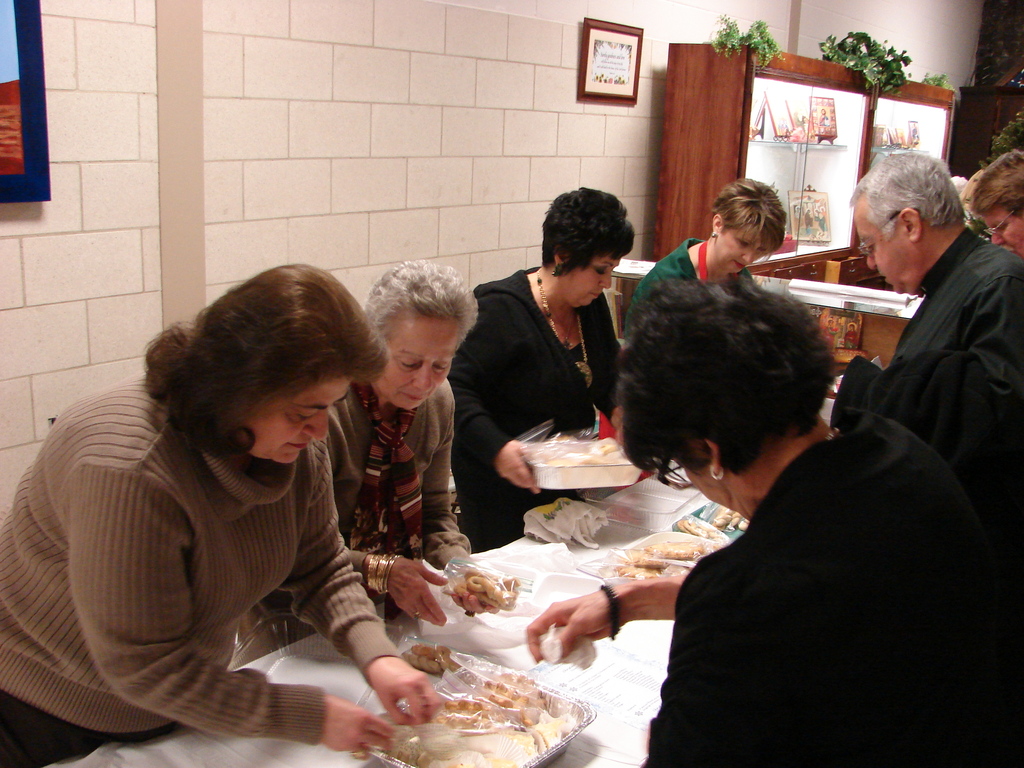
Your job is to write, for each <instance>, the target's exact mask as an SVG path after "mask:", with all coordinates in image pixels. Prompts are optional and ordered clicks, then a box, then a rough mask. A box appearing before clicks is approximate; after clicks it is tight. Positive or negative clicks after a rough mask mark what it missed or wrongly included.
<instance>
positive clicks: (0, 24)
mask: <svg viewBox="0 0 1024 768" xmlns="http://www.w3.org/2000/svg"><path fill="white" fill-rule="evenodd" d="M49 199H50V151H49V141H48V135H47V131H46V84H45V80H44V76H43V35H42V17H41V16H40V12H39V0H0V203H25V202H39V201H43V200H49Z"/></svg>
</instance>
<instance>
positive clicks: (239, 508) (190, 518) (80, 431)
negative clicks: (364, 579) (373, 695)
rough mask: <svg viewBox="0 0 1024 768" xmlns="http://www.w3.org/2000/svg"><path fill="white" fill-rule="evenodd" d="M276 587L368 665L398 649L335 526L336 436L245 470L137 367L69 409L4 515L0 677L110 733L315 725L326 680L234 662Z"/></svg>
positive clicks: (238, 731) (241, 732)
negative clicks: (185, 429) (203, 437)
mask: <svg viewBox="0 0 1024 768" xmlns="http://www.w3.org/2000/svg"><path fill="white" fill-rule="evenodd" d="M277 587H284V588H285V589H287V590H288V591H289V592H290V593H291V594H292V596H293V610H295V612H296V614H297V615H298V616H299V617H300V618H302V619H303V620H305V621H307V622H309V623H310V624H312V625H313V626H314V627H316V629H317V630H318V631H319V632H320V633H321V634H323V635H324V636H326V637H328V638H330V639H331V641H332V642H333V644H334V645H335V647H336V648H337V649H338V650H339V651H340V652H342V653H345V654H347V655H348V656H350V657H351V658H352V659H353V660H354V662H355V663H356V664H357V665H358V666H359V668H361V669H364V668H365V666H366V665H367V664H368V663H369V662H370V661H372V660H373V659H374V658H377V657H379V656H382V655H393V654H394V653H395V648H394V646H393V645H392V644H391V642H390V641H388V639H387V638H386V636H385V633H384V626H383V623H382V622H381V621H380V620H379V619H378V617H377V616H376V613H375V611H374V608H373V605H372V603H371V602H370V601H369V600H368V598H367V597H366V594H365V592H364V590H363V587H362V585H361V583H360V578H359V575H358V574H357V573H355V572H354V571H353V570H352V567H351V565H350V562H349V554H348V551H347V550H346V549H345V546H344V542H343V540H342V538H341V536H340V535H339V533H338V523H337V514H336V512H335V506H334V498H333V494H332V493H331V475H330V461H329V457H328V453H327V449H326V446H325V445H324V444H323V443H313V444H311V445H310V447H309V448H307V449H306V450H304V451H303V452H302V453H301V454H300V456H299V458H298V459H297V460H296V461H295V462H293V463H292V464H277V463H274V462H269V461H262V460H254V461H253V464H252V465H251V466H250V468H249V470H248V473H242V472H239V471H237V470H235V469H233V468H232V467H231V466H230V465H229V464H228V462H226V461H225V460H223V459H222V458H218V457H215V456H212V455H210V454H207V453H205V452H203V451H200V450H197V449H195V448H194V447H192V446H191V445H190V444H189V441H188V440H187V439H186V437H185V436H184V435H183V434H182V433H181V432H180V431H178V430H177V429H175V428H174V427H173V426H172V425H170V424H169V423H168V421H167V414H166V411H165V409H164V408H163V407H162V406H161V405H160V404H159V403H157V402H155V401H154V400H153V399H152V398H150V397H149V396H148V394H147V393H146V390H145V388H144V386H143V383H142V381H140V380H136V381H131V382H127V383H125V384H122V385H119V386H117V387H114V388H112V389H110V390H107V391H105V392H101V393H99V394H97V395H95V396H92V397H89V398H87V399H85V400H82V401H80V402H79V403H77V404H75V405H74V406H72V407H71V408H69V409H68V410H67V411H66V412H65V413H64V414H62V415H61V417H60V418H59V419H58V420H57V422H56V423H55V424H54V426H53V427H52V429H51V431H50V434H49V436H48V437H47V439H46V442H45V443H44V444H43V447H42V450H41V451H40V454H39V456H38V458H37V459H36V461H35V462H34V463H33V465H32V466H31V467H30V468H29V470H28V471H27V473H26V474H25V476H24V477H23V479H22V481H21V483H20V484H19V486H18V490H17V493H16V496H15V500H14V504H13V506H12V508H11V510H10V512H9V513H8V515H7V516H6V518H4V520H3V521H2V522H0V688H2V689H3V690H5V691H7V692H8V693H10V694H12V695H14V696H16V697H18V698H19V699H21V700H23V701H25V702H27V703H29V704H32V705H33V706H36V707H38V708H40V709H42V710H45V711H47V712H49V713H51V714H53V715H56V716H57V717H60V718H62V719H64V720H67V721H69V722H71V723H74V724H76V725H80V726H83V727H86V728H91V729H94V730H97V731H103V732H107V733H131V732H137V731H144V730H148V729H151V728H156V727H159V726H161V725H164V724H166V723H168V722H171V721H174V722H178V723H181V724H184V725H188V726H191V727H194V728H197V729H200V730H204V731H210V732H215V733H221V734H227V735H234V736H259V737H272V738H280V739H289V740H294V741H302V742H306V743H317V742H318V741H319V739H320V736H321V731H322V726H323V719H324V711H325V704H324V692H323V691H322V690H320V689H319V688H316V687H313V686H305V685H278V684H272V683H270V682H269V681H268V680H267V679H266V678H265V676H263V675H262V674H260V673H257V672H255V671H253V670H241V671H234V672H229V671H228V669H227V665H228V663H229V661H230V658H231V654H232V651H233V648H234V638H235V630H236V626H237V622H238V619H239V617H240V616H242V615H243V614H244V613H245V612H246V611H247V610H248V609H249V608H250V607H251V606H252V605H253V604H254V603H256V602H257V601H258V600H259V599H260V598H262V597H263V596H264V595H266V594H268V593H269V592H271V591H272V590H274V589H275V588H277Z"/></svg>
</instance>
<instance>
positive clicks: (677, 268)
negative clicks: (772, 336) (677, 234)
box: [626, 237, 753, 334]
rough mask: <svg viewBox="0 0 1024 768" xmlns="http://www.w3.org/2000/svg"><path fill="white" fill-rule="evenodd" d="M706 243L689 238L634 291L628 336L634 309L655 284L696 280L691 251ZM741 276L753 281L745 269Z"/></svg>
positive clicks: (647, 275)
mask: <svg viewBox="0 0 1024 768" xmlns="http://www.w3.org/2000/svg"><path fill="white" fill-rule="evenodd" d="M702 242H704V241H703V240H698V239H697V238H695V237H690V238H687V239H686V240H684V241H683V243H682V245H680V246H679V247H678V248H676V249H675V250H674V251H672V253H670V254H669V255H668V256H666V257H665V258H663V259H662V260H661V261H659V262H658V263H657V264H655V265H654V267H653V268H652V269H651V271H650V272H648V273H647V274H646V275H645V276H644V278H643V280H641V281H640V284H639V285H638V286H637V287H636V290H635V291H633V298H632V299H630V302H629V309H628V310H627V311H626V332H627V334H628V332H629V328H630V325H631V320H630V318H631V317H632V314H633V309H634V308H635V307H637V306H638V305H640V304H641V303H642V302H643V301H644V300H645V299H646V298H647V294H648V293H650V292H651V288H653V287H654V284H655V283H657V282H659V281H661V280H696V279H697V271H696V270H695V269H694V268H693V262H692V261H690V254H689V250H690V248H692V247H693V246H695V245H697V244H698V243H702ZM740 274H741V275H743V276H744V277H747V278H750V279H753V276H752V275H751V274H750V272H748V271H747V269H746V268H745V267H744V268H743V269H741V270H740Z"/></svg>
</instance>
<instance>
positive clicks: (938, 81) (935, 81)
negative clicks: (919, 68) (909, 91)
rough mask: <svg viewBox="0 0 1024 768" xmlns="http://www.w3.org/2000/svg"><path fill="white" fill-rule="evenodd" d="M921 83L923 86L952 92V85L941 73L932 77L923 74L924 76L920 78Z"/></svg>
mask: <svg viewBox="0 0 1024 768" xmlns="http://www.w3.org/2000/svg"><path fill="white" fill-rule="evenodd" d="M921 82H922V83H924V84H925V85H937V86H939V88H947V89H949V90H953V84H952V83H951V82H949V78H948V77H947V76H946V75H945V74H944V73H942V72H936V73H935V74H934V75H930V74H928V73H925V76H924V77H922V78H921Z"/></svg>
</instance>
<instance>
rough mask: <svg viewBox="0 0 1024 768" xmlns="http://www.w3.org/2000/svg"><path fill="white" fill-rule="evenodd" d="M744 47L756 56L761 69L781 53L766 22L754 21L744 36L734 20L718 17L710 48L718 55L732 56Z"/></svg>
mask: <svg viewBox="0 0 1024 768" xmlns="http://www.w3.org/2000/svg"><path fill="white" fill-rule="evenodd" d="M745 45H746V46H749V48H750V50H752V51H753V52H754V53H755V54H756V56H757V61H758V64H759V65H760V66H762V67H763V66H767V65H768V64H770V63H771V61H772V59H774V58H775V57H776V56H778V55H779V54H780V53H782V49H781V48H779V44H778V43H777V42H775V38H774V37H772V33H771V32H769V31H768V24H767V23H766V22H764V21H761V20H760V19H759V20H757V21H755V22H754V23H753V24H751V25H750V29H748V30H747V31H746V33H745V34H744V33H741V32H740V27H739V25H738V24H737V23H736V20H735V19H732V18H729V17H728V16H724V15H723V16H719V17H718V32H717V33H716V34H715V36H714V37H713V38H712V39H711V47H712V48H714V49H715V51H716V52H718V53H724V54H725V55H726V56H732V55H733V54H734V53H736V52H737V51H739V50H740V49H741V48H742V47H743V46H745Z"/></svg>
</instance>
